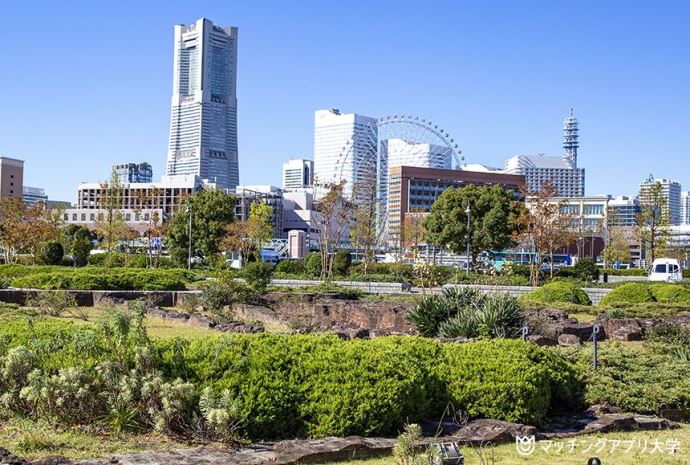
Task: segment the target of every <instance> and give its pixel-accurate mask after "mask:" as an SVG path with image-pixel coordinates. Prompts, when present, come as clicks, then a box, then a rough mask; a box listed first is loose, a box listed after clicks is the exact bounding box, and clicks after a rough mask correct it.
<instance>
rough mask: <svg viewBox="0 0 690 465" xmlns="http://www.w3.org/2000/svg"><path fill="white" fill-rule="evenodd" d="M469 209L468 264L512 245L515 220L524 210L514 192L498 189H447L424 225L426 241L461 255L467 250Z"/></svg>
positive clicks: (435, 203) (516, 225)
mask: <svg viewBox="0 0 690 465" xmlns="http://www.w3.org/2000/svg"><path fill="white" fill-rule="evenodd" d="M468 206H469V207H470V231H469V236H470V255H471V260H472V261H474V259H475V258H476V257H477V255H478V254H479V253H480V252H482V251H484V250H491V249H505V248H508V247H511V246H513V245H514V244H515V241H514V240H513V237H514V236H515V234H516V232H517V230H518V224H517V218H518V217H519V215H520V213H521V211H522V210H523V209H524V207H523V206H522V204H521V203H520V202H518V201H516V200H515V198H514V193H513V191H510V190H506V189H504V188H502V187H501V186H498V185H495V186H475V185H468V186H465V187H462V188H449V189H446V190H445V191H444V192H443V193H442V194H441V196H440V197H439V198H438V200H436V202H434V204H433V205H432V207H431V213H430V214H429V216H428V217H427V218H426V220H425V221H424V228H425V230H426V234H425V237H426V240H427V241H428V242H429V243H431V244H433V245H436V246H438V247H443V248H447V249H450V250H451V251H452V252H453V253H455V254H464V253H465V251H466V248H467V236H468V231H467V213H466V210H467V207H468Z"/></svg>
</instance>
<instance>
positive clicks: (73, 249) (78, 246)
mask: <svg viewBox="0 0 690 465" xmlns="http://www.w3.org/2000/svg"><path fill="white" fill-rule="evenodd" d="M60 242H61V243H62V246H63V248H64V250H65V252H66V254H67V255H71V256H72V258H73V260H74V264H75V265H77V266H84V265H86V262H87V260H88V258H89V253H90V252H91V249H92V248H93V244H92V242H91V231H89V229H88V228H87V227H85V226H78V225H76V224H69V225H67V226H66V227H64V228H63V229H62V231H61V232H60Z"/></svg>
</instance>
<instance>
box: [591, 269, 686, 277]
mask: <svg viewBox="0 0 690 465" xmlns="http://www.w3.org/2000/svg"><path fill="white" fill-rule="evenodd" d="M683 271H685V270H683ZM601 272H602V273H606V274H608V275H609V276H647V271H646V270H645V269H644V268H628V269H621V270H617V269H615V268H604V269H603V270H601ZM689 277H690V276H689Z"/></svg>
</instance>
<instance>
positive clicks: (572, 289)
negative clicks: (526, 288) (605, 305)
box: [519, 280, 592, 306]
mask: <svg viewBox="0 0 690 465" xmlns="http://www.w3.org/2000/svg"><path fill="white" fill-rule="evenodd" d="M519 300H520V302H521V303H522V304H525V305H528V306H533V305H544V304H551V303H570V304H577V305H592V301H591V300H590V299H589V297H588V296H587V293H586V292H585V291H583V290H582V289H581V288H580V287H579V286H578V285H577V284H575V283H573V282H570V281H566V280H564V281H552V282H550V283H548V284H544V285H543V286H541V287H538V288H536V289H534V290H533V291H530V292H528V293H526V294H523V295H522V296H520V299H519Z"/></svg>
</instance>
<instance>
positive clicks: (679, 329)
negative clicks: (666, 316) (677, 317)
mask: <svg viewBox="0 0 690 465" xmlns="http://www.w3.org/2000/svg"><path fill="white" fill-rule="evenodd" d="M645 339H647V340H650V341H654V342H660V343H664V344H673V345H679V346H686V347H688V346H690V327H687V326H684V325H680V324H677V323H671V322H668V321H661V322H659V323H657V324H656V325H655V326H654V327H653V328H652V329H651V330H649V331H647V332H646V333H645Z"/></svg>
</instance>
